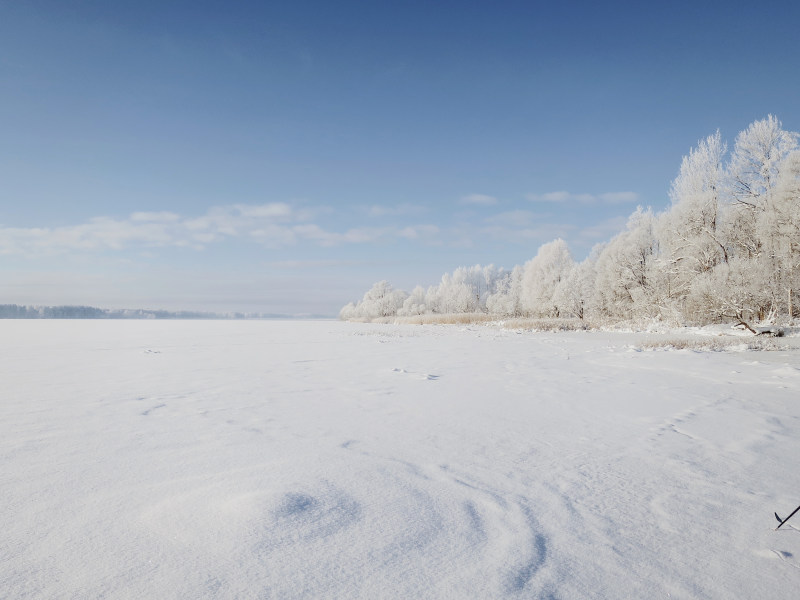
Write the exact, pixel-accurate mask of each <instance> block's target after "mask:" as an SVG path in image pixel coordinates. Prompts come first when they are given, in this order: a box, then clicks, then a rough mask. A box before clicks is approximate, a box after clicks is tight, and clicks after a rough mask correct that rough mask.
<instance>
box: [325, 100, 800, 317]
mask: <svg viewBox="0 0 800 600" xmlns="http://www.w3.org/2000/svg"><path fill="white" fill-rule="evenodd" d="M726 158H727V161H726ZM670 198H671V201H672V202H671V206H670V207H669V208H668V209H667V210H666V211H664V212H663V213H660V214H654V213H653V211H652V210H651V209H647V210H643V209H642V208H641V207H640V208H637V210H636V211H635V212H634V213H633V214H632V215H631V217H630V218H629V220H628V224H627V227H626V228H625V230H624V231H622V232H621V233H619V234H618V235H617V236H615V237H614V238H613V239H611V240H610V241H609V242H607V243H605V244H602V245H600V246H598V247H596V248H595V249H594V250H593V251H592V253H591V254H590V256H589V257H588V258H586V260H584V261H582V262H580V263H576V262H575V261H574V260H573V259H572V256H571V254H570V251H569V248H568V247H567V244H566V243H565V242H564V241H563V240H560V239H558V240H555V241H553V242H550V243H547V244H545V245H543V246H542V247H541V248H540V249H539V251H538V253H537V254H536V256H535V257H534V258H533V259H531V260H530V261H528V262H527V263H526V264H525V265H523V266H516V267H514V269H513V270H512V271H510V272H507V271H504V270H503V269H498V268H495V267H493V266H488V267H481V266H480V265H476V266H474V267H462V268H459V269H456V271H454V272H453V273H452V274H447V275H445V276H444V277H443V278H442V281H441V283H439V285H437V286H432V287H430V288H428V289H427V290H425V289H423V288H422V287H417V288H415V289H414V290H413V292H412V293H411V294H407V293H405V292H402V291H399V290H394V289H392V287H391V286H390V285H389V284H388V283H387V282H385V281H382V282H379V283H377V284H375V286H374V287H373V288H372V289H371V290H369V291H368V292H367V293H366V295H365V296H364V298H363V299H362V300H361V301H360V302H358V303H351V304H348V305H347V306H345V307H344V308H343V309H342V312H341V315H340V316H341V317H342V318H344V319H351V318H374V317H388V316H394V315H399V316H402V315H418V314H429V313H439V314H444V313H461V312H486V313H490V314H495V315H497V316H498V317H523V316H524V317H543V318H546V317H574V318H579V319H585V318H588V319H591V320H593V321H601V322H609V321H631V320H643V319H656V318H660V319H665V320H669V321H672V322H679V323H707V322H714V321H720V320H733V321H736V322H740V323H743V324H745V325H746V326H751V325H752V323H753V322H755V321H771V322H776V321H780V320H784V321H785V320H787V319H791V318H793V317H795V316H798V315H799V314H800V301H798V299H797V296H798V292H800V148H798V134H797V133H793V132H788V131H785V130H783V128H782V126H781V123H780V121H778V119H776V118H775V117H773V116H769V117H767V118H766V119H763V120H760V121H756V122H755V123H753V124H751V125H750V126H749V127H748V128H747V129H746V130H744V131H742V132H741V133H740V134H739V135H738V137H737V138H736V142H735V145H734V148H733V150H732V152H731V153H730V155H729V156H728V152H727V147H726V144H725V143H723V141H722V139H721V136H720V133H719V132H717V133H715V134H713V135H711V136H709V137H708V138H706V139H704V140H702V141H700V142H699V143H698V145H697V147H696V148H694V149H692V150H691V151H690V153H689V155H688V156H685V157H684V158H683V161H682V163H681V167H680V171H679V172H678V176H677V177H676V178H675V180H674V181H673V182H672V186H671V189H670Z"/></svg>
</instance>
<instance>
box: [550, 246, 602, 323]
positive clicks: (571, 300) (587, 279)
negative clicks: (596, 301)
mask: <svg viewBox="0 0 800 600" xmlns="http://www.w3.org/2000/svg"><path fill="white" fill-rule="evenodd" d="M596 261H597V256H596V254H595V253H594V252H593V253H592V254H590V255H589V257H588V258H586V260H584V261H583V262H580V263H578V264H576V265H575V266H574V267H573V268H572V269H570V271H569V273H567V275H566V276H565V277H563V278H562V279H561V281H560V282H559V283H558V285H557V286H556V289H555V292H554V293H553V303H554V304H555V305H556V306H557V307H558V313H559V315H561V316H565V317H575V318H578V319H581V320H583V319H584V318H585V317H586V314H587V308H588V306H589V303H590V302H591V298H592V295H593V294H594V289H595V277H596V272H595V264H596Z"/></svg>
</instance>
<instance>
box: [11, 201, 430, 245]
mask: <svg viewBox="0 0 800 600" xmlns="http://www.w3.org/2000/svg"><path fill="white" fill-rule="evenodd" d="M318 212H319V213H322V212H325V211H318ZM315 214H317V211H314V210H311V209H308V208H299V209H298V208H296V207H294V206H292V205H290V204H286V203H269V204H261V205H250V204H235V205H231V206H217V207H212V208H210V209H209V210H208V211H206V213H205V214H203V215H199V216H193V217H182V216H180V215H178V214H176V213H171V212H135V213H133V214H131V215H130V216H128V217H127V218H111V217H96V218H93V219H90V220H89V221H88V222H86V223H80V224H77V225H71V226H65V227H54V228H48V227H38V228H13V227H3V226H0V254H5V255H11V254H17V255H27V256H39V255H53V254H64V253H70V252H101V251H123V250H127V249H138V250H139V251H152V249H154V248H165V247H176V248H181V247H186V248H194V249H196V250H201V249H203V248H205V247H207V246H209V245H211V244H214V243H218V242H220V241H222V240H225V239H243V240H249V241H251V242H256V243H258V244H261V245H263V246H266V247H269V248H280V247H287V246H291V245H294V244H298V243H302V242H310V243H313V244H316V245H318V246H323V247H331V246H337V245H341V244H367V243H371V242H377V241H379V240H398V239H415V240H421V241H429V240H430V239H431V238H432V236H434V235H436V234H437V233H438V231H439V230H438V228H437V227H436V226H434V225H414V226H393V227H355V228H350V229H347V230H345V231H332V230H329V229H326V228H325V227H323V226H321V225H319V224H317V223H313V222H311V221H310V219H311V218H312V217H313V216H314V215H315ZM148 249H149V250H148Z"/></svg>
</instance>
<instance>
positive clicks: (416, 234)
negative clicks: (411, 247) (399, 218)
mask: <svg viewBox="0 0 800 600" xmlns="http://www.w3.org/2000/svg"><path fill="white" fill-rule="evenodd" d="M438 233H439V228H438V227H437V226H436V225H414V226H412V227H404V228H403V229H401V230H400V231H398V232H397V235H398V236H399V237H401V238H405V239H407V240H418V239H428V240H430V239H431V238H433V237H435V236H436V235H437V234H438Z"/></svg>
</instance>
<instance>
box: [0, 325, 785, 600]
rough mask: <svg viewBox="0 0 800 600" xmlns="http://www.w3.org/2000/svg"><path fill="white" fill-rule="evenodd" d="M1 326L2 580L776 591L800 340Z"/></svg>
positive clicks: (278, 589) (572, 591)
mask: <svg viewBox="0 0 800 600" xmlns="http://www.w3.org/2000/svg"><path fill="white" fill-rule="evenodd" d="M645 337H646V336H644V335H642V334H624V333H597V332H573V333H559V334H544V333H529V332H525V333H522V332H515V331H506V330H502V329H499V328H496V327H485V326H475V327H469V328H463V327H462V328H459V327H456V326H448V327H442V326H387V325H367V324H353V323H341V322H326V321H317V322H269V321H256V322H230V321H212V322H194V321H156V322H150V321H133V322H131V321H4V322H2V346H1V347H2V350H1V351H0V352H1V354H0V381H1V382H2V387H1V388H0V394H2V396H1V398H0V460H1V461H2V462H0V464H2V469H1V470H0V498H2V502H1V503H0V507H1V508H0V531H2V534H1V535H0V556H2V560H1V561H0V596H2V597H8V598H96V597H108V598H505V597H509V598H513V597H525V598H626V597H627V598H665V597H669V596H671V597H676V598H702V597H708V598H733V597H736V598H789V597H793V595H794V594H796V592H797V589H798V585H800V516H798V517H796V518H797V520H798V522H797V523H795V525H796V526H797V527H798V529H795V528H794V527H792V526H791V522H790V523H789V524H787V525H786V526H784V527H783V528H782V529H781V530H780V531H777V532H776V531H773V528H774V527H775V526H776V525H777V523H776V521H775V518H774V516H773V511H778V512H779V513H782V514H783V516H785V515H786V514H788V513H789V512H790V511H791V510H793V509H794V508H795V507H796V506H797V505H798V504H800V469H798V463H797V457H798V456H800V351H798V350H778V351H772V352H696V351H691V350H680V351H674V350H672V351H665V350H649V351H639V350H638V349H637V348H638V347H639V344H640V343H641V342H642V341H643V340H644V339H645Z"/></svg>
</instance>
